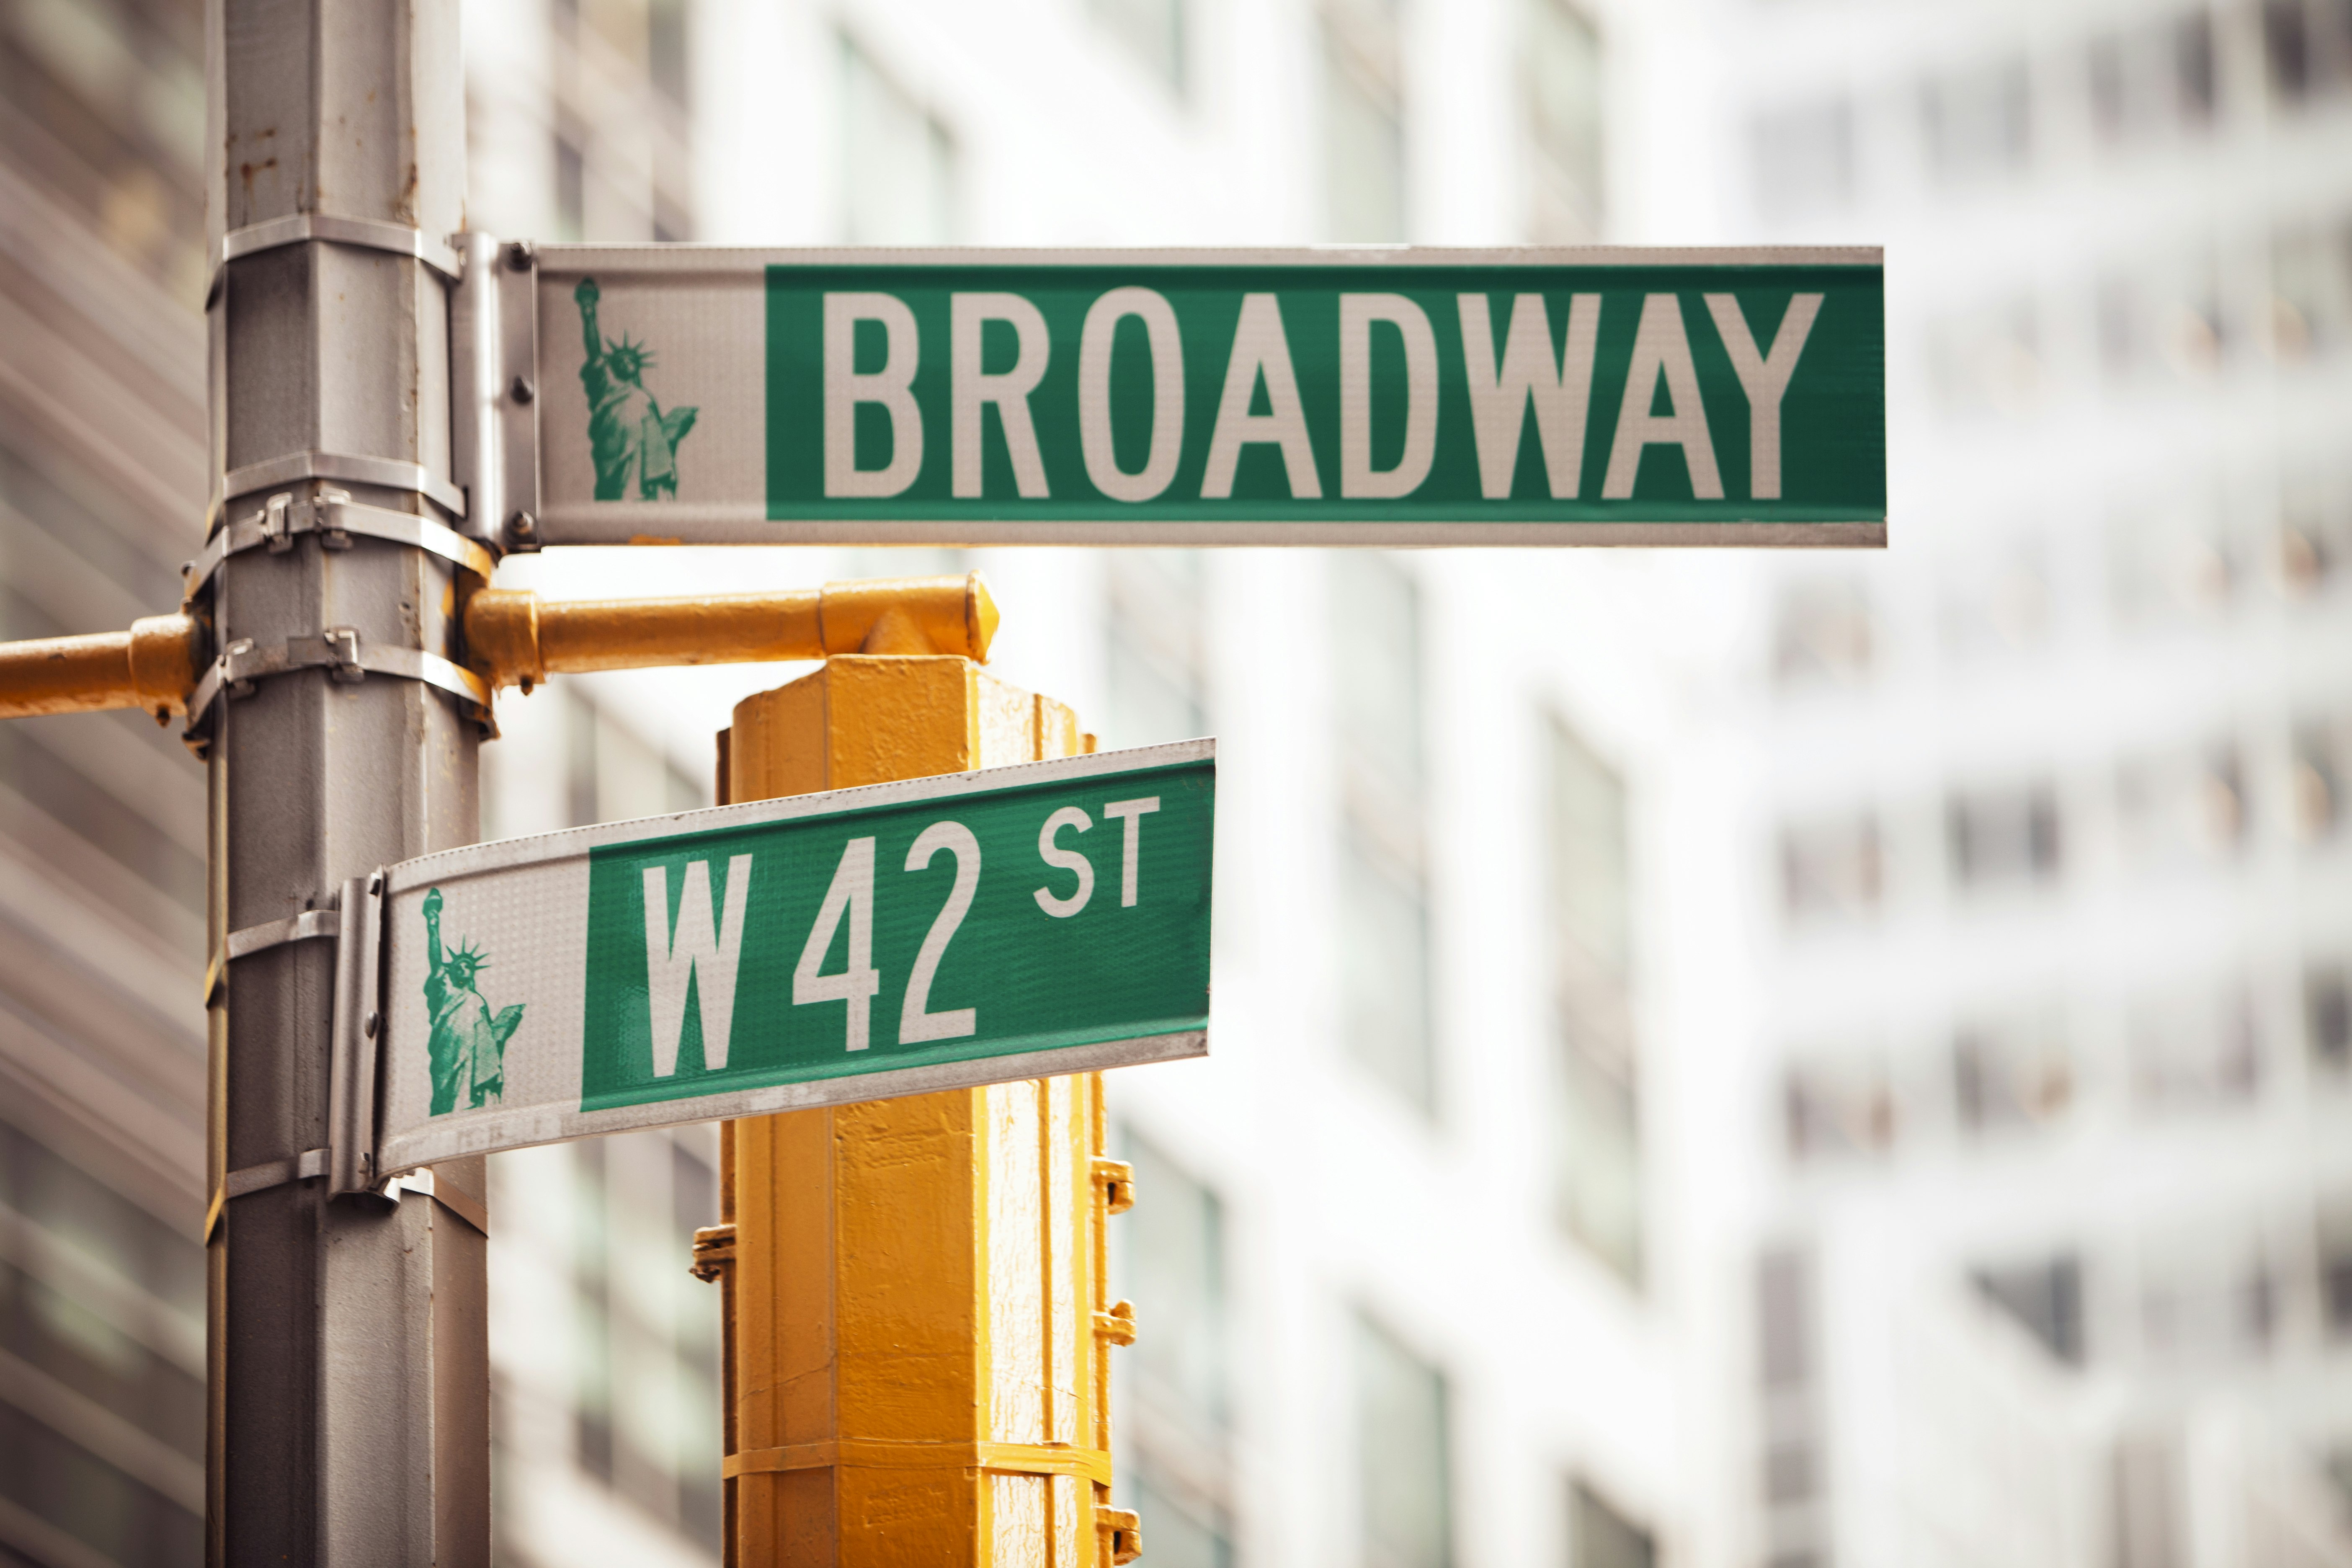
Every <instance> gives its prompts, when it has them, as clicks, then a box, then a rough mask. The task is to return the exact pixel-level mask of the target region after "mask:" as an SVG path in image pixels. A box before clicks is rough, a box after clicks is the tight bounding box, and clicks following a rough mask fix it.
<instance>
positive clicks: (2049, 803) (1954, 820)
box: [1945, 784, 2059, 892]
mask: <svg viewBox="0 0 2352 1568" xmlns="http://www.w3.org/2000/svg"><path fill="white" fill-rule="evenodd" d="M1945 826H1946V832H1947V836H1948V838H1949V841H1950V845H1951V854H1952V879H1953V880H1954V881H1955V882H1957V883H1958V885H1959V886H1960V887H1962V888H1963V889H1968V890H1969V891H1970V892H1986V891H1992V890H1997V889H2004V888H2025V887H2036V886H2042V885H2045V884H2048V883H2051V882H2054V881H2056V880H2057V879H2058V850H2059V839H2058V794H2057V791H2056V790H2055V789H2054V788H2053V787H2052V786H2051V785H2050V784H2021V785H2017V786H2013V787H2010V788H2003V789H1982V790H1972V791H1965V792H1963V793H1961V794H1959V795H1954V796H1953V797H1952V800H1951V804H1950V805H1949V806H1948V808H1947V810H1946V813H1945Z"/></svg>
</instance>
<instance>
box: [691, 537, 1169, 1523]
mask: <svg viewBox="0 0 2352 1568" xmlns="http://www.w3.org/2000/svg"><path fill="white" fill-rule="evenodd" d="M975 586H976V584H975ZM834 594H835V590H832V589H828V590H827V591H826V595H827V596H826V598H825V601H824V610H823V613H824V617H825V626H824V637H825V640H826V641H827V642H828V643H831V642H833V641H834V639H835V637H841V638H842V639H844V640H846V639H848V638H849V637H852V636H855V637H856V639H857V641H858V643H859V645H860V646H866V647H872V646H873V645H874V644H875V643H876V642H877V641H882V640H886V639H888V640H894V641H895V640H899V639H903V640H904V641H905V642H912V641H914V640H915V639H916V638H917V637H920V638H921V639H923V640H924V641H925V642H926V643H929V645H930V646H932V647H936V646H938V645H937V643H936V642H932V641H931V639H933V638H944V637H950V636H956V635H961V637H964V638H965V639H966V640H965V644H964V646H966V647H974V646H977V647H985V645H986V641H987V637H988V635H989V634H990V633H991V632H992V631H993V629H994V627H993V619H994V611H993V607H992V606H991V607H989V609H988V613H987V619H986V621H985V622H983V621H982V619H981V618H980V617H979V616H977V615H976V614H975V615H973V616H971V618H970V619H969V620H968V621H966V622H965V623H964V625H965V626H967V627H968V628H969V629H968V630H964V631H962V632H961V633H959V632H958V629H957V626H956V625H955V624H954V622H952V621H951V620H950V618H949V616H947V614H946V611H947V606H946V605H944V603H942V604H940V605H935V606H933V610H934V613H933V615H932V616H931V617H930V619H929V623H928V624H926V622H925V620H924V618H923V616H921V615H920V614H917V615H915V616H909V617H908V620H910V621H911V622H912V623H913V624H912V625H911V626H909V625H905V624H899V625H894V624H893V623H892V612H895V611H898V610H899V609H900V608H901V607H902V606H903V604H904V601H903V599H891V598H885V597H883V596H881V595H874V596H873V597H870V598H867V597H862V596H861V597H858V598H847V597H846V596H845V597H844V598H839V599H837V598H835V597H834V596H833V595H834ZM968 602H969V603H971V604H972V605H985V603H986V600H985V595H984V594H975V595H971V596H970V598H969V600H968ZM873 605H879V606H880V607H879V609H876V610H874V611H873V613H870V614H869V613H868V610H869V607H870V606H873ZM836 616H838V617H839V619H837V620H836V618H835V617H836ZM851 628H855V630H854V631H853V630H852V629H851ZM721 742H722V743H721V748H720V755H721V759H722V761H721V777H722V780H723V781H724V788H725V793H726V795H727V796H728V798H729V799H730V800H735V801H743V800H755V799H769V798H773V797H775V796H779V795H798V794H803V793H805V792H808V791H813V790H823V789H840V788H843V787H845V786H849V785H854V784H880V783H884V782H887V781H890V780H896V779H904V778H917V777H923V776H926V775H929V774H933V773H951V772H958V771H961V770H965V769H971V768H981V767H991V766H996V765H999V764H1003V763H1024V762H1032V761H1037V760H1042V759H1045V758H1051V757H1060V756H1068V755H1071V754H1074V753H1076V752H1083V751H1087V750H1090V749H1091V740H1090V738H1089V737H1087V736H1084V735H1082V734H1081V733H1080V732H1079V730H1078V725H1077V721H1076V716H1075V715H1074V714H1073V713H1072V712H1071V710H1069V709H1068V708H1066V707H1065V706H1063V705H1062V704H1061V703H1058V702H1055V701H1054V700H1051V699H1048V698H1044V697H1038V696H1034V695H1032V694H1031V693H1029V692H1025V691H1022V690H1018V689H1015V688H1013V687H1010V686H1007V685H1005V684H1004V683H1003V682H1001V681H998V680H996V679H992V677H990V676H989V675H988V674H986V673H985V672H984V671H982V669H980V668H979V667H978V666H977V665H976V664H974V663H973V662H972V660H971V658H964V657H961V655H960V654H937V653H929V652H921V653H898V652H891V653H880V652H868V653H864V654H856V653H837V654H835V657H833V658H829V659H828V660H827V661H826V663H825V666H824V668H823V669H821V670H819V671H817V672H816V673H814V674H813V675H810V676H807V677H805V678H804V679H800V680H796V681H793V682H792V683H791V684H789V685H787V686H783V687H781V688H779V689H776V690H773V691H768V692H764V693H761V695H759V696H756V697H752V698H750V699H747V700H745V701H743V702H742V703H741V704H740V705H739V706H738V707H737V708H736V710H735V713H734V725H733V728H732V729H731V730H730V731H728V733H727V734H726V735H725V736H722V737H721ZM1103 1138H1104V1113H1103V1100H1102V1080H1101V1077H1100V1075H1099V1074H1085V1075H1079V1076H1074V1077H1066V1078H1055V1079H1034V1080H1031V1081H1028V1082H1022V1083H1006V1084H997V1085H994V1086H992V1087H990V1088H985V1089H956V1090H951V1091H949V1092H945V1093H939V1094H929V1095H923V1096H919V1097H914V1098H909V1099H903V1100H882V1101H876V1102H870V1103H866V1104H859V1105H848V1106H842V1107H838V1108H835V1109H828V1110H803V1111H794V1112H789V1113H787V1114H784V1115H781V1116H769V1117H758V1118H751V1119H748V1120H745V1121H737V1122H732V1123H729V1124H728V1125H727V1127H726V1129H725V1136H724V1137H723V1139H722V1163H723V1166H724V1169H723V1172H722V1179H721V1194H722V1195H721V1204H722V1215H721V1224H720V1225H719V1226H718V1227H716V1228H714V1229H713V1230H710V1231H707V1232H705V1233H704V1234H703V1236H702V1237H700V1238H699V1239H698V1246H697V1249H696V1250H697V1262H696V1270H697V1272H698V1273H700V1274H702V1275H704V1277H706V1278H714V1277H715V1278H718V1279H720V1280H721V1281H722V1284H723V1287H724V1290H725V1297H726V1301H727V1306H726V1318H727V1331H726V1332H727V1342H726V1343H727V1355H726V1362H727V1366H726V1372H725V1377H726V1383H727V1394H726V1397H727V1401H728V1412H727V1420H726V1433H725V1436H726V1452H727V1459H726V1463H725V1466H724V1468H723V1474H724V1476H725V1482H724V1485H725V1488H726V1499H727V1505H726V1516H727V1517H726V1550H727V1561H728V1563H730V1564H740V1568H754V1565H757V1568H781V1565H789V1568H818V1565H820V1564H822V1565H824V1568H834V1565H835V1564H841V1565H845V1568H850V1565H854V1568H883V1565H884V1564H905V1563H923V1564H925V1565H926V1568H983V1565H985V1568H1038V1565H1040V1564H1048V1563H1051V1564H1064V1565H1072V1568H1076V1565H1079V1564H1086V1565H1089V1568H1093V1565H1097V1564H1099V1565H1101V1568H1108V1565H1109V1564H1112V1563H1125V1562H1127V1561H1129V1559H1131V1558H1132V1557H1133V1556H1134V1555H1135V1553H1136V1551H1137V1545H1138V1542H1137V1539H1136V1529H1135V1521H1134V1518H1133V1516H1132V1515H1130V1514H1127V1513H1124V1512H1121V1511H1119V1510H1113V1509H1111V1508H1110V1507H1109V1500H1110V1497H1109V1480H1110V1401H1109V1394H1110V1377H1109V1366H1108V1358H1109V1350H1110V1345H1111V1344H1112V1343H1113V1342H1125V1340H1126V1339H1129V1338H1131V1337H1132V1324H1133V1314H1132V1310H1131V1309H1129V1308H1127V1306H1126V1304H1125V1303H1118V1304H1117V1306H1116V1308H1114V1306H1113V1304H1112V1303H1110V1302H1109V1301H1108V1300H1107V1299H1106V1297H1107V1287H1108V1279H1107V1277H1106V1271H1105V1255H1104V1247H1103V1240H1104V1238H1103V1231H1104V1223H1105V1220H1106V1219H1107V1217H1108V1214H1109V1213H1110V1212H1111V1210H1112V1207H1113V1205H1114V1204H1115V1203H1116V1204H1118V1205H1119V1206H1123V1205H1124V1203H1125V1200H1126V1195H1127V1191H1128V1187H1127V1182H1128V1177H1127V1173H1126V1168H1125V1167H1124V1166H1120V1165H1118V1164H1116V1163H1114V1162H1111V1161H1108V1160H1106V1159H1104V1158H1103V1154H1102V1152H1103Z"/></svg>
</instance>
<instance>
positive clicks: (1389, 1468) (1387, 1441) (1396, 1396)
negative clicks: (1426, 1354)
mask: <svg viewBox="0 0 2352 1568" xmlns="http://www.w3.org/2000/svg"><path fill="white" fill-rule="evenodd" d="M1445 1383H1446V1380H1445V1373H1444V1372H1442V1371H1440V1370H1439V1369H1438V1368H1437V1367H1435V1366H1433V1365H1431V1364H1430V1363H1428V1362H1426V1361H1423V1359H1422V1358H1421V1357H1420V1356H1418V1355H1416V1354H1414V1353H1413V1352H1412V1351H1411V1350H1410V1349H1408V1348H1407V1347H1406V1346H1405V1345H1404V1344H1403V1343H1402V1342H1400V1341H1399V1340H1398V1339H1397V1338H1396V1336H1395V1335H1393V1334H1391V1333H1390V1332H1389V1331H1388V1330H1387V1329H1385V1328H1383V1327H1382V1326H1381V1324H1379V1323H1377V1322H1375V1321H1373V1320H1372V1319H1370V1317H1367V1316H1365V1315H1363V1314H1362V1313H1358V1314H1357V1317H1356V1442H1357V1461H1358V1468H1357V1484H1358V1485H1359V1487H1360V1489H1361V1490H1360V1494H1359V1496H1360V1503H1361V1506H1362V1510H1363V1514H1362V1520H1363V1532H1364V1563H1365V1568H1452V1565H1453V1563H1454V1518H1453V1472H1452V1465H1453V1460H1452V1457H1451V1454H1450V1452H1449V1440H1448V1437H1447V1425H1448V1423H1447V1412H1446V1402H1447V1401H1446V1386H1445Z"/></svg>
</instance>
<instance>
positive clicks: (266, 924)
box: [226, 910, 342, 958]
mask: <svg viewBox="0 0 2352 1568" xmlns="http://www.w3.org/2000/svg"><path fill="white" fill-rule="evenodd" d="M341 919H342V917H341V915H338V914H337V913H336V912H335V911H334V910H303V911H302V912H301V913H300V914H299V915H288V916H287V917H286V918H285V919H284V920H282V921H263V922H262V923H261V924H259V925H257V926H247V927H246V928H245V929H244V930H243V931H231V932H229V933H228V942H227V944H226V945H227V948H228V955H229V956H230V957H231V958H243V957H244V956H245V955H246V954H247V953H249V952H262V951H263V950H264V949H267V948H272V947H277V946H279V945H281V944H283V943H285V942H305V941H308V940H310V939H311V938H313V937H322V936H324V937H331V936H333V935H334V934H335V933H336V931H337V929H338V922H339V921H341Z"/></svg>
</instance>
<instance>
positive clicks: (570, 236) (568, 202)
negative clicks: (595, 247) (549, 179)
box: [555, 134, 588, 241]
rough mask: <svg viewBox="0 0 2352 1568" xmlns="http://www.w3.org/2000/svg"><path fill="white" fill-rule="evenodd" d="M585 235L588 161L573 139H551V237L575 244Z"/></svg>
mask: <svg viewBox="0 0 2352 1568" xmlns="http://www.w3.org/2000/svg"><path fill="white" fill-rule="evenodd" d="M587 232H588V158H587V154H586V153H583V152H582V151H581V150H580V142H579V139H578V138H577V137H576V136H566V135H562V134H559V135H558V136H557V137H556V138H555V237H556V238H558V239H564V240H575V241H576V240H578V239H580V238H582V237H584V236H585V235H586V234H587Z"/></svg>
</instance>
